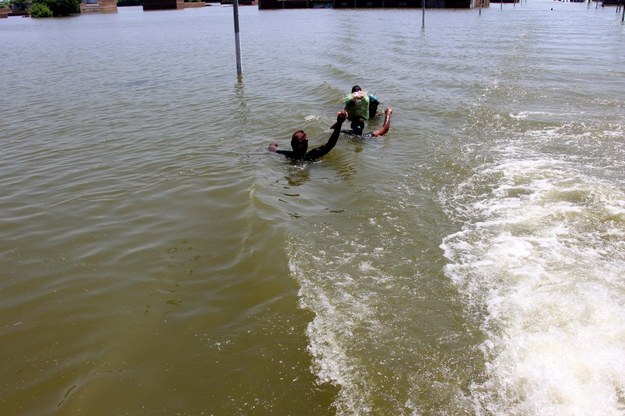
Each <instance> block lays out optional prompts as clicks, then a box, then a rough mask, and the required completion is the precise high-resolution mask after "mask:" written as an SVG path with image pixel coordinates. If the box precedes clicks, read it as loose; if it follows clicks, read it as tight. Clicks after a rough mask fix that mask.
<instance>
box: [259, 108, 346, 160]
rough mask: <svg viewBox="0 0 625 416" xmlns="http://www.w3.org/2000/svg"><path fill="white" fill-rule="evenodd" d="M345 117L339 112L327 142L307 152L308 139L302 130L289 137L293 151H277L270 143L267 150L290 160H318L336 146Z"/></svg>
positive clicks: (275, 144)
mask: <svg viewBox="0 0 625 416" xmlns="http://www.w3.org/2000/svg"><path fill="white" fill-rule="evenodd" d="M347 117H348V114H347V112H346V111H345V110H342V111H339V112H338V113H337V115H336V123H335V124H334V126H333V129H334V131H333V132H332V135H331V136H330V138H329V139H328V141H327V142H326V143H325V144H322V145H321V146H319V147H316V148H314V149H312V150H310V151H308V152H307V150H308V138H307V137H306V132H305V131H304V130H298V131H296V132H295V133H293V136H292V137H291V147H292V148H293V150H278V144H277V143H271V144H270V145H269V149H268V150H269V151H270V152H275V153H278V154H281V155H284V156H286V157H288V158H289V159H291V160H306V161H311V160H316V159H319V158H320V157H321V156H325V155H326V154H328V152H329V151H330V150H332V149H333V148H334V146H336V142H337V141H338V139H339V136H340V135H341V126H342V125H343V122H344V121H345V119H346V118H347Z"/></svg>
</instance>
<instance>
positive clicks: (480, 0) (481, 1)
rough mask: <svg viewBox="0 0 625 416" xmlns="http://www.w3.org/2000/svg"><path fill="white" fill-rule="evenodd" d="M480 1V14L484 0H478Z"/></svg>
mask: <svg viewBox="0 0 625 416" xmlns="http://www.w3.org/2000/svg"><path fill="white" fill-rule="evenodd" d="M478 1H479V2H480V16H481V15H482V0H478Z"/></svg>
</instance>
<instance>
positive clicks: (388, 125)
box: [373, 107, 393, 137]
mask: <svg viewBox="0 0 625 416" xmlns="http://www.w3.org/2000/svg"><path fill="white" fill-rule="evenodd" d="M391 114H393V109H392V108H390V107H387V108H386V109H384V124H383V125H382V127H380V128H379V129H377V130H376V131H374V132H373V136H374V137H378V136H384V135H385V134H386V133H387V132H388V129H390V128H391Z"/></svg>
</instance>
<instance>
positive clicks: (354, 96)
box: [343, 85, 380, 135]
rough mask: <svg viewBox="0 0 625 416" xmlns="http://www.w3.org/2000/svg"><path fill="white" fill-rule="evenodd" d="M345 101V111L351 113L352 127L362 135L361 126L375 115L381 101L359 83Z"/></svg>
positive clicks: (356, 132) (346, 96) (344, 98)
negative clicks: (364, 89)
mask: <svg viewBox="0 0 625 416" xmlns="http://www.w3.org/2000/svg"><path fill="white" fill-rule="evenodd" d="M343 101H344V102H345V111H347V113H348V114H349V121H351V122H352V123H351V128H352V130H353V131H354V133H355V134H357V135H361V134H362V130H359V126H361V125H362V126H363V128H364V123H365V121H367V120H369V119H370V118H372V117H375V115H376V114H377V111H378V105H379V104H380V102H379V101H378V99H377V98H376V96H375V95H373V94H370V93H368V92H366V91H363V90H362V88H360V86H358V85H354V86H353V87H352V92H351V93H350V94H347V95H345V97H343Z"/></svg>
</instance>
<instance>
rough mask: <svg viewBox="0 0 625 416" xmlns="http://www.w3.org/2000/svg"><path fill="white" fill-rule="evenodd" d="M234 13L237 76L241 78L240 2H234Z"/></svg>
mask: <svg viewBox="0 0 625 416" xmlns="http://www.w3.org/2000/svg"><path fill="white" fill-rule="evenodd" d="M232 13H233V14H234V46H235V49H236V54H237V76H238V77H241V74H242V73H243V70H242V68H241V40H240V39H239V0H232Z"/></svg>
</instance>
